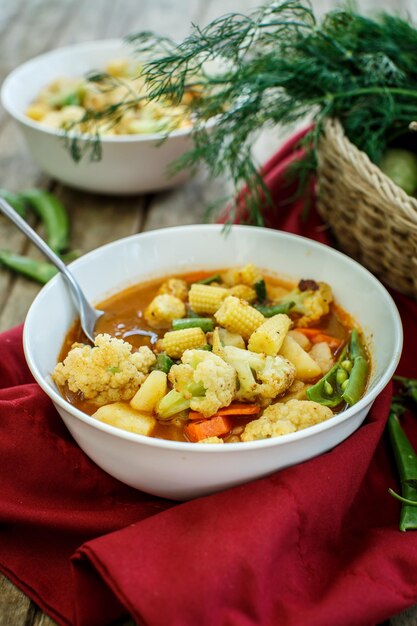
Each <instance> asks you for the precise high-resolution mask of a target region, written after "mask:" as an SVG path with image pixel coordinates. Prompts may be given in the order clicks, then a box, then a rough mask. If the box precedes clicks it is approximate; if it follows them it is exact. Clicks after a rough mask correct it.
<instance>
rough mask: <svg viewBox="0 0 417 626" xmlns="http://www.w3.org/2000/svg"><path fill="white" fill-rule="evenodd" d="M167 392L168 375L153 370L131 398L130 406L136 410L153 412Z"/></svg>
mask: <svg viewBox="0 0 417 626" xmlns="http://www.w3.org/2000/svg"><path fill="white" fill-rule="evenodd" d="M166 392H167V375H166V374H165V372H161V371H160V370H153V372H151V373H150V374H149V376H148V377H147V378H146V380H145V382H144V383H142V385H141V386H140V387H139V389H138V390H137V392H136V393H135V395H134V396H133V398H132V399H131V401H130V406H131V407H132V409H135V411H146V412H149V413H152V411H153V410H154V408H155V406H156V405H157V404H158V402H159V401H160V400H161V399H162V398H163V397H164V395H165V394H166Z"/></svg>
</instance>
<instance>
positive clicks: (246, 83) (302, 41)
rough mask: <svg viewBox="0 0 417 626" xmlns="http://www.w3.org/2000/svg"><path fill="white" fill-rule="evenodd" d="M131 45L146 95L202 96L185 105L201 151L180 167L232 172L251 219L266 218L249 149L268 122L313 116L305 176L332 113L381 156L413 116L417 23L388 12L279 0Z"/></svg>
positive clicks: (143, 36)
mask: <svg viewBox="0 0 417 626" xmlns="http://www.w3.org/2000/svg"><path fill="white" fill-rule="evenodd" d="M129 41H130V42H131V43H133V45H134V48H135V51H136V54H137V55H138V56H139V58H143V57H144V56H147V57H148V58H149V54H150V53H151V54H152V59H151V60H150V61H147V62H145V64H144V70H143V75H144V77H145V79H146V83H147V97H148V98H149V99H151V100H158V99H161V98H166V97H168V98H170V99H171V100H172V101H173V102H174V103H179V102H181V101H182V98H183V96H184V93H185V90H186V89H187V88H190V87H192V88H193V89H195V90H197V91H198V92H199V97H198V98H195V99H194V100H193V101H192V103H191V104H190V113H191V114H192V117H193V120H194V124H193V131H192V133H193V139H194V147H193V148H192V149H191V150H190V151H189V152H188V153H187V154H185V155H184V156H183V157H182V158H181V159H180V160H179V161H178V162H177V163H176V167H177V168H183V167H195V166H196V164H198V163H199V162H205V163H206V164H207V166H208V168H209V171H210V173H211V174H212V175H213V176H217V175H219V174H224V173H226V174H228V175H229V176H230V178H231V180H232V182H233V184H234V188H235V190H241V189H242V187H244V186H245V188H246V189H247V191H245V205H246V206H247V207H248V218H247V221H249V222H252V223H256V224H262V223H263V216H262V210H261V206H262V203H264V202H265V200H267V199H268V195H267V190H266V188H265V185H264V184H263V181H262V178H261V176H260V174H259V172H258V165H257V164H256V163H255V161H254V159H253V155H252V144H253V141H254V137H255V135H256V133H258V132H259V131H260V130H261V129H263V128H268V127H273V126H276V125H281V126H282V125H293V124H295V123H296V122H299V121H301V120H305V119H306V116H308V118H309V119H312V120H313V121H314V126H313V128H312V130H311V131H310V133H309V134H308V135H307V137H306V138H305V140H304V142H305V144H304V145H305V146H306V147H307V150H306V157H305V159H304V160H302V161H301V162H300V163H299V164H298V166H297V167H298V174H299V175H300V176H301V178H303V179H304V180H307V179H308V175H309V174H310V173H311V172H312V171H313V170H314V168H315V167H316V156H317V147H318V141H319V138H320V134H321V132H322V129H323V123H324V121H325V120H326V118H329V117H333V118H338V119H339V120H340V122H341V123H342V125H343V127H344V130H345V132H346V135H347V136H348V138H349V139H350V141H351V142H352V143H353V144H355V145H356V146H357V147H358V148H359V149H360V150H363V151H364V152H366V153H367V154H368V155H369V157H370V158H371V160H372V161H374V162H375V163H378V162H379V160H380V159H381V157H382V155H383V153H384V151H385V149H386V147H387V145H388V144H389V143H390V141H392V140H393V138H395V137H397V136H399V135H401V134H403V133H405V132H407V130H408V128H409V125H410V122H412V121H413V120H415V119H416V112H417V87H416V85H417V30H416V28H415V27H414V26H413V25H412V24H410V23H408V22H406V21H405V20H403V19H401V18H400V17H396V16H392V15H389V14H386V13H381V14H380V15H378V16H377V17H375V18H369V17H364V16H362V15H360V14H358V13H356V12H355V11H353V10H351V9H348V8H346V9H336V10H333V11H330V12H329V13H327V14H326V15H325V16H324V17H323V18H322V19H321V20H318V19H317V18H316V16H315V15H314V12H313V9H312V7H311V5H310V4H309V3H308V2H307V1H298V0H280V1H278V0H277V1H273V2H269V3H268V4H266V5H264V6H262V7H260V8H259V9H258V10H257V11H255V12H253V13H252V14H250V15H242V14H240V13H231V14H227V15H225V16H222V17H219V18H218V19H215V20H214V21H213V22H211V23H210V24H208V26H206V27H204V28H200V27H198V26H193V29H192V32H191V34H190V35H189V36H188V37H187V38H186V39H184V41H182V42H181V43H179V44H177V43H175V42H173V41H171V40H170V39H168V38H166V37H160V36H158V35H157V34H155V33H150V32H143V33H138V34H135V35H132V36H131V37H129ZM210 120H211V122H209V121H210ZM236 197H237V198H238V200H237V201H236V203H235V209H236V208H237V206H236V205H237V204H238V203H239V198H240V199H241V195H240V196H239V194H238V195H237V196H236ZM233 218H234V215H233V212H232V214H231V219H233Z"/></svg>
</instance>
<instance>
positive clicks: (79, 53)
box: [1, 39, 192, 195]
mask: <svg viewBox="0 0 417 626" xmlns="http://www.w3.org/2000/svg"><path fill="white" fill-rule="evenodd" d="M129 54H130V50H129V49H128V48H127V46H126V44H125V43H123V41H122V40H120V39H108V40H102V41H92V42H88V43H81V44H74V45H72V46H66V47H63V48H57V49H55V50H51V51H50V52H47V53H45V54H42V55H40V56H37V57H35V58H33V59H31V60H30V61H28V62H26V63H24V64H23V65H21V66H19V67H18V68H16V69H15V70H13V71H12V72H11V73H10V74H9V75H8V77H7V78H6V79H5V81H4V83H3V85H2V89H1V100H2V104H3V106H4V108H5V109H6V110H7V111H8V113H9V114H10V115H11V116H12V117H13V118H14V119H15V121H16V122H17V123H18V125H19V127H20V129H21V131H22V132H23V135H24V137H25V139H26V141H27V145H28V148H29V151H30V153H31V155H32V158H33V159H34V161H35V162H36V163H37V164H38V165H39V167H40V168H41V169H43V170H44V171H45V172H47V173H48V174H49V175H50V176H52V177H54V178H56V179H58V180H59V181H61V182H63V183H65V184H67V185H70V186H72V187H76V188H78V189H83V190H86V191H93V192H98V193H108V194H118V195H124V194H133V193H145V192H149V191H155V190H161V189H167V188H169V187H174V186H176V185H179V184H181V183H182V182H184V181H185V180H186V179H187V178H188V176H189V173H188V172H186V171H182V172H180V173H179V174H177V175H175V176H173V177H171V176H169V174H168V172H167V168H168V166H169V165H170V164H171V163H172V162H173V161H174V160H175V159H176V158H177V157H179V156H180V155H181V154H183V153H184V152H186V151H187V150H189V149H190V148H191V146H192V140H191V137H190V129H189V128H185V129H179V130H176V131H173V132H172V133H171V134H170V136H169V138H168V139H167V140H166V141H165V142H163V143H160V140H161V135H160V134H154V135H120V136H109V137H103V138H102V158H101V160H100V161H98V162H91V161H90V160H89V158H88V156H87V157H85V158H83V159H82V160H81V162H79V163H75V162H74V161H73V160H72V158H71V156H70V154H69V153H68V151H67V149H66V148H65V147H64V133H63V131H59V130H54V129H50V128H47V127H46V126H42V125H41V124H39V123H37V122H35V121H33V120H31V119H29V118H28V117H27V116H26V115H25V110H26V108H27V106H28V105H29V104H30V103H31V102H32V101H33V100H34V99H35V97H36V96H37V95H38V93H39V91H40V89H41V88H42V87H45V86H46V85H48V84H49V83H50V82H51V81H52V80H54V79H56V78H59V77H63V76H69V77H82V76H84V75H85V74H86V73H88V72H89V71H91V70H94V69H103V68H104V67H105V65H106V63H107V62H108V61H110V60H112V59H115V58H120V57H126V56H128V55H129ZM80 141H81V145H84V144H85V141H86V139H81V140H80ZM158 144H159V145H158Z"/></svg>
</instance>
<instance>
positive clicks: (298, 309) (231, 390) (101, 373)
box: [53, 264, 369, 444]
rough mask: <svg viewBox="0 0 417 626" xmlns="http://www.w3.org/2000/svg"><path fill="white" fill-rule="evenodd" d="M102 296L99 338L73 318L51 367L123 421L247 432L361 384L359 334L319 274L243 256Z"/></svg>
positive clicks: (300, 414) (88, 402)
mask: <svg viewBox="0 0 417 626" xmlns="http://www.w3.org/2000/svg"><path fill="white" fill-rule="evenodd" d="M99 306H100V308H101V309H102V310H104V312H105V315H104V316H103V317H102V318H101V319H100V320H99V322H98V325H97V328H96V330H97V333H98V334H97V337H96V341H95V346H93V347H92V346H90V345H88V342H87V341H86V339H85V337H84V336H83V333H82V330H81V327H80V325H79V323H78V322H77V323H76V324H75V325H74V326H73V327H72V328H71V330H70V332H69V333H68V336H67V337H66V340H65V343H64V345H63V348H62V351H61V354H60V357H59V363H58V364H57V366H56V368H55V370H54V372H53V378H54V380H55V382H56V384H57V385H58V387H59V389H60V391H61V393H62V394H63V396H64V397H65V398H66V399H67V400H68V401H69V402H70V403H71V404H73V405H75V406H76V407H78V408H79V409H81V410H82V411H84V412H86V413H88V414H90V415H93V416H94V417H96V418H97V419H99V420H101V421H103V422H106V423H108V424H111V425H113V426H116V427H118V428H122V429H125V430H128V431H131V432H135V433H138V434H143V435H147V436H151V437H157V438H163V439H171V440H176V441H188V442H193V443H197V442H202V443H208V444H209V443H213V444H222V443H233V442H241V441H252V440H256V439H264V438H268V437H276V436H280V435H285V434H289V433H292V432H296V431H297V430H300V429H303V428H306V427H309V426H312V425H314V424H317V423H320V422H322V421H324V420H327V419H330V418H331V417H332V416H333V415H334V413H338V412H340V411H342V410H344V409H345V408H346V407H348V406H350V405H352V404H354V403H355V402H357V401H358V400H359V399H360V397H361V396H362V395H363V393H364V391H365V389H366V384H367V379H368V374H369V355H368V351H367V349H366V346H365V344H364V342H363V338H362V333H361V331H360V329H359V328H358V327H357V326H356V325H355V323H354V320H353V319H352V318H351V317H350V315H349V314H348V313H347V312H346V311H344V310H343V309H342V308H341V307H340V306H338V304H337V303H336V302H335V301H334V298H333V293H332V289H331V286H329V285H327V284H326V283H324V282H316V281H315V280H314V279H303V280H300V281H299V282H298V284H296V285H295V284H294V285H293V284H290V283H288V282H285V281H283V280H281V279H280V278H278V277H277V276H272V275H269V274H266V273H265V272H262V271H260V270H259V269H258V268H257V267H255V266H254V265H252V264H248V265H246V266H244V267H240V268H233V269H226V270H218V271H216V272H211V273H209V272H194V273H188V274H186V275H182V276H171V277H167V278H164V279H159V280H154V281H150V282H146V283H142V284H139V285H136V286H133V287H130V288H129V289H126V290H124V291H122V292H120V293H118V294H116V295H114V296H112V297H111V298H109V299H108V300H106V301H105V302H103V303H101V304H100V305H99Z"/></svg>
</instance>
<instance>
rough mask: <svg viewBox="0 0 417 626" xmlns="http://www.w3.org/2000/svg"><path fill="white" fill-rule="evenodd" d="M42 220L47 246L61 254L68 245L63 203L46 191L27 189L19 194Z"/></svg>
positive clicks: (66, 220) (67, 230)
mask: <svg viewBox="0 0 417 626" xmlns="http://www.w3.org/2000/svg"><path fill="white" fill-rule="evenodd" d="M21 197H22V198H23V199H24V200H26V201H27V202H28V204H29V205H30V207H31V208H32V209H33V210H34V211H35V213H36V214H37V215H38V217H39V218H40V219H41V220H42V222H43V224H44V226H45V230H46V238H47V242H48V244H49V246H50V247H51V248H52V250H54V251H55V252H57V253H58V254H61V252H63V251H64V250H66V249H67V248H68V245H69V221H68V215H67V212H66V210H65V207H64V206H63V204H62V203H61V202H60V201H59V200H58V198H56V196H54V195H53V194H52V193H49V192H48V191H44V190H42V189H28V190H27V191H24V192H23V193H22V194H21Z"/></svg>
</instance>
